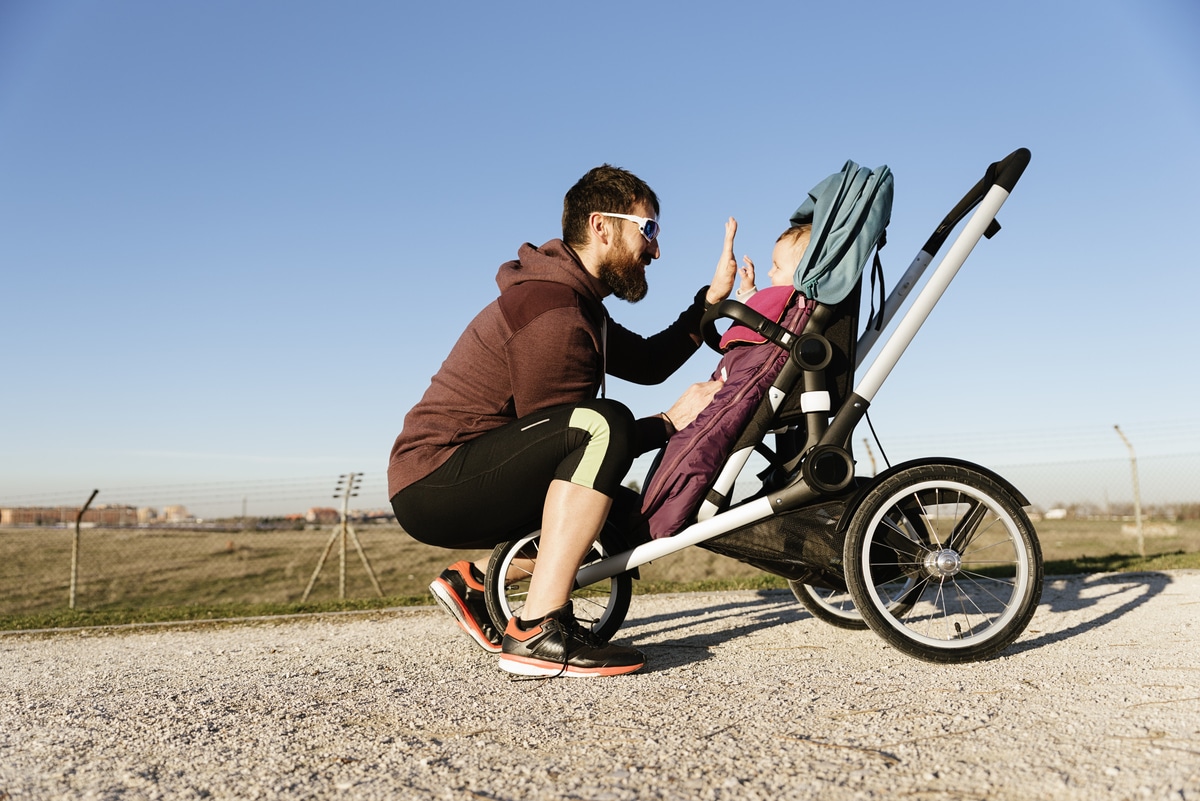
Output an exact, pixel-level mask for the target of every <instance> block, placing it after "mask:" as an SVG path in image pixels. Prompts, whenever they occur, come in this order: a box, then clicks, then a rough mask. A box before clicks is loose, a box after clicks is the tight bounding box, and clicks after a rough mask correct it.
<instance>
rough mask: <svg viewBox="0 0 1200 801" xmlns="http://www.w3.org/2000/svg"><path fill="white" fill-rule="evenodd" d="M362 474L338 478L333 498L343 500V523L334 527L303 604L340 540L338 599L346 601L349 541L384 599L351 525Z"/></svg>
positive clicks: (346, 474)
mask: <svg viewBox="0 0 1200 801" xmlns="http://www.w3.org/2000/svg"><path fill="white" fill-rule="evenodd" d="M362 475H363V474H362V473H343V474H342V475H340V476H338V482H337V488H336V489H335V490H334V492H333V497H334V498H335V499H336V498H341V499H342V514H341V518H342V519H341V522H340V523H338V524H337V525H336V526H334V527H333V533H332V534H331V535H330V537H329V541H328V542H327V543H326V544H325V551H324V553H322V554H321V559H320V560H319V561H318V562H317V569H316V570H314V571H313V574H312V578H310V579H309V580H308V586H307V587H306V588H305V589H304V596H303V597H302V598H301V599H300V602H301V603H303V602H305V601H307V600H308V594H309V593H310V592H312V588H313V585H314V584H316V582H317V576H318V575H320V573H321V568H322V567H324V566H325V560H326V558H328V557H329V552H330V551H331V550H333V544H334V543H335V542H337V541H338V540H339V539H340V540H341V543H342V547H341V550H340V552H339V570H338V598H339V599H342V600H344V599H345V598H346V540H347V539H349V540H351V541H353V543H354V549H355V550H356V551H358V558H359V559H360V560H361V561H362V563H363V567H364V568H366V570H367V577H368V578H370V579H371V586H373V587H374V588H375V593H376V594H377V595H378V596H379V597H380V598H382V597H383V590H382V589H380V587H379V580H378V579H377V578H375V571H374V569H372V567H371V562H370V561H369V560H368V559H367V554H366V552H365V551H364V550H363V547H362V543H360V542H359V541H358V535H357V534H356V533H354V526H352V525H350V522H349V517H350V499H351V498H356V497H358V488H359V487H360V486H361V485H362Z"/></svg>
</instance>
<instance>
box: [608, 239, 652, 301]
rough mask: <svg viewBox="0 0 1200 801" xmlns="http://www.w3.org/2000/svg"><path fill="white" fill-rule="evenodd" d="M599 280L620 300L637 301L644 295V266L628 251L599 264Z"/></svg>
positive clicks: (645, 286)
mask: <svg viewBox="0 0 1200 801" xmlns="http://www.w3.org/2000/svg"><path fill="white" fill-rule="evenodd" d="M599 273H600V280H601V281H603V282H604V283H605V284H607V285H608V288H609V289H611V290H612V293H613V294H614V295H616V296H617V297H618V298H620V299H621V300H627V301H629V302H630V303H637V302H638V301H639V300H641V299H642V298H644V297H646V291H647V290H648V289H649V287H648V286H647V284H646V267H645V266H644V265H643V264H642V263H641V262H640V261H638V260H637V259H636V258H634V255H633V254H632V253H631V252H629V251H624V252H621V253H616V254H614V257H613V258H612V259H610V260H608V261H605V262H603V263H601V264H600V267H599Z"/></svg>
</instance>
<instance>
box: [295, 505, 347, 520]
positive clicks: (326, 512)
mask: <svg viewBox="0 0 1200 801" xmlns="http://www.w3.org/2000/svg"><path fill="white" fill-rule="evenodd" d="M304 519H305V520H307V521H308V522H309V523H338V522H340V521H341V519H342V515H341V513H339V512H338V510H337V509H330V508H329V507H327V506H314V507H313V508H311V509H309V510H308V512H306V513H305V515H304Z"/></svg>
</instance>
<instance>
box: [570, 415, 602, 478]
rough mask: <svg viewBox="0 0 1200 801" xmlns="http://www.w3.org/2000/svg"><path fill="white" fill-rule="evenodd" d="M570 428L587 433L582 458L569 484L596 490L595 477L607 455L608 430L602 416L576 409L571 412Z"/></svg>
mask: <svg viewBox="0 0 1200 801" xmlns="http://www.w3.org/2000/svg"><path fill="white" fill-rule="evenodd" d="M568 425H569V426H570V427H571V428H578V429H580V430H582V431H586V432H588V434H589V435H590V436H589V438H588V444H587V447H585V448H584V451H583V458H582V459H581V460H580V461H579V466H578V467H576V468H575V472H574V473H573V474H572V475H571V483H572V484H579V485H581V486H584V487H587V488H588V489H595V488H596V476H597V474H598V473H599V472H600V464H601V463H602V462H603V461H604V456H605V454H607V453H608V439H609V428H608V423H606V422H605V421H604V416H603V415H601V414H600V413H599V412H596V411H593V410H591V409H576V410H575V411H573V412H571V422H570V423H568Z"/></svg>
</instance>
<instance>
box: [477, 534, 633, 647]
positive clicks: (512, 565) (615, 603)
mask: <svg viewBox="0 0 1200 801" xmlns="http://www.w3.org/2000/svg"><path fill="white" fill-rule="evenodd" d="M540 545H541V530H540V529H539V530H537V531H532V532H530V533H528V534H526V535H524V536H522V537H518V538H517V539H515V540H510V541H509V542H503V543H501V544H499V545H497V546H496V547H495V548H494V549H493V550H492V558H491V560H490V561H489V562H488V570H487V577H486V579H485V581H484V587H485V590H486V600H487V608H488V614H490V615H491V617H492V625H494V626H495V627H496V629H497V630H498V631H504V629H505V627H506V626H507V625H508V619H509V618H511V617H513V616H515V615H519V614H520V612H521V608H522V607H523V606H524V605H525V596H526V594H527V593H528V592H529V579H530V577H532V575H533V572H532V570H531V569H530V568H529V567H527V566H526V565H524V564H523V562H524V561H525V560H532V561H534V562H536V561H537V552H538V548H539V546H540ZM609 555H610V554H609V553H608V552H607V551H606V549H605V548H604V546H603V545H601V544H600V542H598V541H597V542H595V543H592V550H591V551H590V552H589V553H588V555H587V556H586V557H584V560H583V564H584V565H587V564H590V563H592V562H595V561H598V560H600V559H602V558H604V557H606V556H609ZM506 576H507V577H508V579H507V580H505V577H506ZM632 599H633V578H632V576H631V575H630V574H629V573H620V574H618V575H616V576H613V577H612V578H610V579H605V580H602V581H598V582H596V583H595V584H591V585H589V586H587V587H577V588H576V589H575V590H574V591H572V593H571V601H572V606H573V607H574V610H575V619H576V620H578V621H579V624H580V625H581V626H583V627H584V628H586V629H588V630H590V631H591V632H592V634H593V635H594V636H596V637H598V638H599V639H601V640H605V641H607V640H609V639H611V638H612V636H613V635H614V634H616V633H617V630H618V629H619V628H621V624H622V623H624V622H625V615H626V614H627V613H628V612H629V603H630V601H631V600H632Z"/></svg>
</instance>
